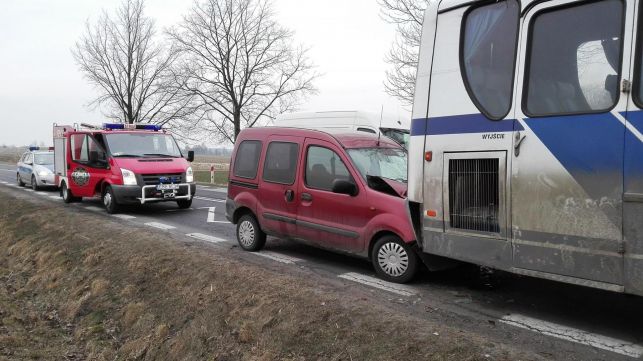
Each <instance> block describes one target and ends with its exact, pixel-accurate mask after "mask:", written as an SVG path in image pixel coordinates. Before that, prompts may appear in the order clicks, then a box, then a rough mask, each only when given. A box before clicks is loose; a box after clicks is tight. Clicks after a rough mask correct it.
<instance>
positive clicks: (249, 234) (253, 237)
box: [237, 214, 266, 252]
mask: <svg viewBox="0 0 643 361" xmlns="http://www.w3.org/2000/svg"><path fill="white" fill-rule="evenodd" d="M237 242H239V246H241V248H243V249H245V250H246V251H250V252H254V251H258V250H260V249H262V248H263V246H264V245H265V244H266V234H265V233H264V232H263V231H262V230H261V228H260V227H259V223H258V222H257V220H256V219H255V217H254V216H252V215H251V214H246V215H244V216H242V217H241V218H240V219H239V222H238V223H237Z"/></svg>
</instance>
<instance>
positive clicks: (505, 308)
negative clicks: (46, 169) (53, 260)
mask: <svg viewBox="0 0 643 361" xmlns="http://www.w3.org/2000/svg"><path fill="white" fill-rule="evenodd" d="M0 188H4V189H9V190H11V191H12V192H15V194H17V195H18V196H19V197H20V199H22V200H24V201H35V202H53V203H57V204H59V205H60V207H61V208H63V209H65V211H69V212H94V213H97V214H104V216H105V217H112V216H109V215H107V214H106V213H105V211H104V210H103V208H102V206H101V202H100V200H99V199H84V200H83V202H81V203H75V204H72V205H65V204H64V203H63V202H62V199H60V197H58V192H57V191H55V190H43V191H40V192H32V191H30V190H28V189H27V188H20V187H18V186H17V185H16V170H15V166H13V165H9V164H0ZM225 197H226V190H225V189H224V188H216V187H205V186H198V187H197V192H196V197H195V199H194V201H193V203H192V208H191V209H187V210H179V209H178V207H177V206H176V204H174V203H157V204H151V205H145V206H143V207H128V208H125V209H124V210H123V211H122V213H120V214H119V215H117V216H116V217H118V218H120V219H121V221H122V224H123V225H125V226H127V225H130V226H136V225H138V226H140V225H145V226H149V227H150V230H151V231H152V230H158V231H161V232H162V231H165V232H171V233H174V234H179V235H182V236H186V238H187V239H193V240H194V241H197V242H208V243H211V244H212V246H213V247H225V248H227V249H229V250H230V252H232V253H233V254H234V256H235V257H240V258H241V259H245V260H247V261H248V262H255V263H256V262H258V263H260V264H264V265H265V266H266V267H281V268H280V270H283V271H284V272H293V273H294V272H297V271H298V270H299V269H300V268H301V269H305V270H306V271H307V272H310V273H312V274H313V275H314V276H315V277H319V278H320V280H323V281H324V282H327V283H331V284H333V285H335V286H336V287H337V288H338V289H340V290H345V291H346V292H364V293H366V294H368V295H369V296H370V297H371V298H373V299H374V300H376V301H377V302H382V303H385V304H387V305H388V306H389V307H391V308H393V309H396V310H399V312H403V313H408V314H411V315H413V316H414V317H427V318H433V319H438V320H440V321H441V322H444V323H445V324H447V325H449V326H451V327H454V328H463V329H467V330H470V331H473V332H476V333H479V334H480V335H482V336H483V337H486V338H488V339H489V341H490V343H499V344H503V343H504V344H514V345H520V346H519V347H521V348H523V349H525V350H529V351H532V352H535V353H537V354H539V355H541V356H542V357H543V358H544V359H551V360H633V359H643V298H642V297H636V296H628V295H622V294H615V293H610V292H606V291H601V290H595V289H590V288H583V287H578V286H573V285H567V284H562V283H557V282H552V281H546V280H539V279H533V278H529V277H520V276H515V275H511V274H506V273H502V272H493V273H491V274H486V273H482V274H480V273H479V272H477V268H476V267H462V268H460V269H456V270H449V271H443V272H437V273H429V272H424V273H422V274H421V275H419V277H417V279H416V280H415V281H414V282H413V283H411V284H408V285H395V284H390V283H386V282H382V281H380V280H379V279H377V277H376V276H375V273H374V271H373V269H372V268H371V265H370V263H369V262H368V261H365V260H361V259H356V258H352V257H348V256H344V255H338V254H334V253H330V252H327V251H323V250H319V249H316V248H313V247H309V246H305V245H302V244H298V243H294V242H290V241H285V240H279V239H275V238H269V240H268V242H267V244H266V247H265V250H264V251H262V252H259V253H249V252H244V251H242V250H240V249H239V248H238V247H237V246H236V239H235V236H234V233H235V232H234V225H232V224H230V223H228V222H227V221H226V219H225ZM427 342H429V340H427ZM490 359H493V355H490Z"/></svg>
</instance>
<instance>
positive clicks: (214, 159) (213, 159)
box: [194, 155, 230, 163]
mask: <svg viewBox="0 0 643 361" xmlns="http://www.w3.org/2000/svg"><path fill="white" fill-rule="evenodd" d="M194 162H195V163H230V157H229V156H227V157H225V156H215V155H196V156H194Z"/></svg>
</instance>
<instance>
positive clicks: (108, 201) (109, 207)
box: [103, 186, 120, 214]
mask: <svg viewBox="0 0 643 361" xmlns="http://www.w3.org/2000/svg"><path fill="white" fill-rule="evenodd" d="M103 206H105V210H106V211H107V213H109V214H113V213H117V212H118V210H119V208H120V207H119V205H118V203H116V197H114V191H113V190H112V187H110V186H107V187H105V191H104V192H103Z"/></svg>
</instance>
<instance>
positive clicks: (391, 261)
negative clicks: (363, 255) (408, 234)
mask: <svg viewBox="0 0 643 361" xmlns="http://www.w3.org/2000/svg"><path fill="white" fill-rule="evenodd" d="M371 261H372V262H373V267H374V268H375V271H376V272H377V274H378V275H379V276H380V277H382V278H383V279H385V280H387V281H390V282H396V283H406V282H409V281H410V280H411V279H413V276H415V273H416V271H417V269H418V256H417V255H416V254H415V252H414V251H413V249H411V247H410V246H409V245H408V244H406V243H404V242H402V240H401V239H400V238H399V237H398V236H395V235H388V236H384V237H382V238H380V239H379V240H378V241H377V242H376V243H375V246H374V247H373V253H372V254H371Z"/></svg>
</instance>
